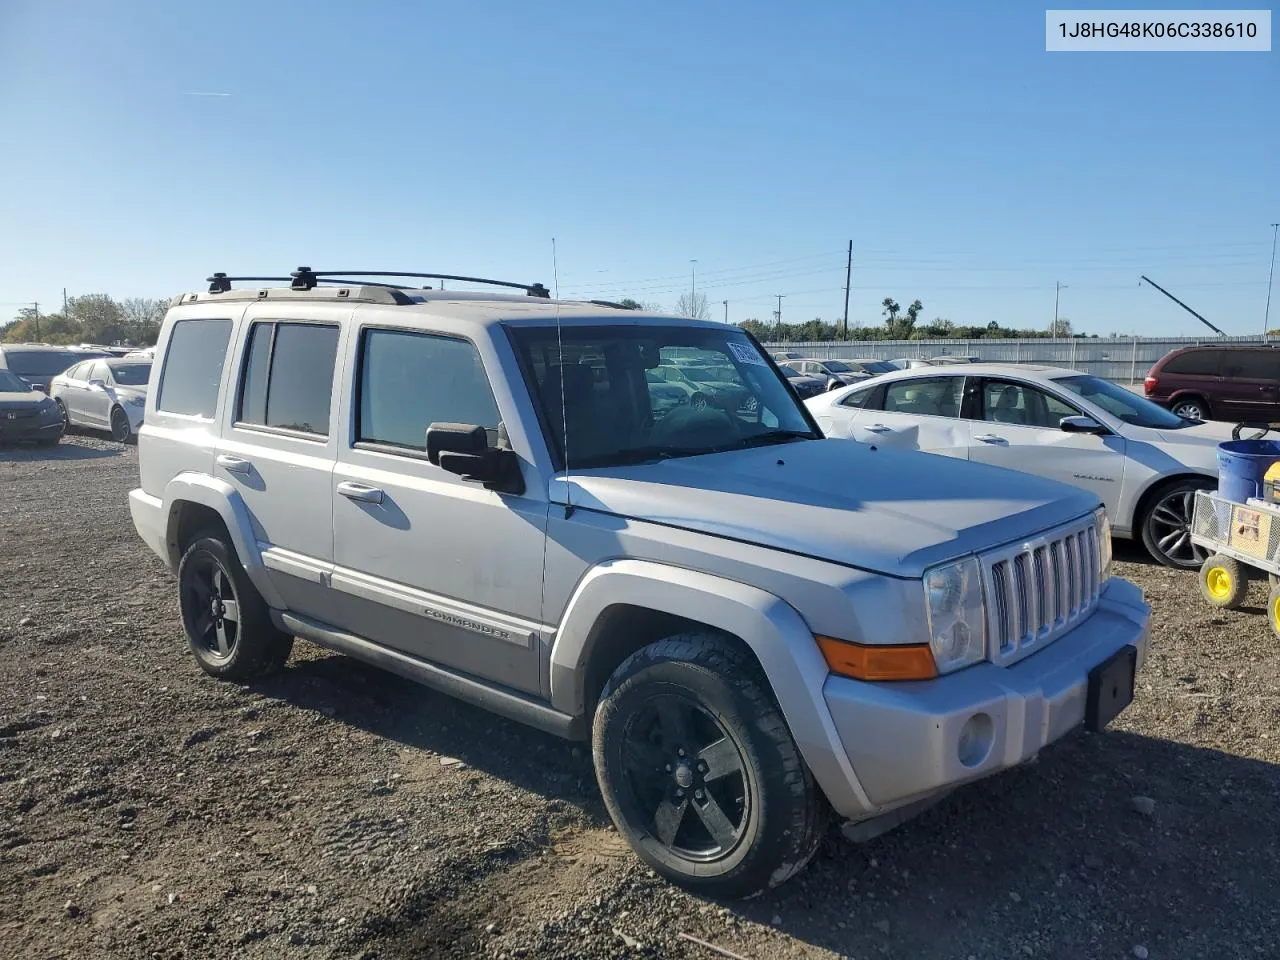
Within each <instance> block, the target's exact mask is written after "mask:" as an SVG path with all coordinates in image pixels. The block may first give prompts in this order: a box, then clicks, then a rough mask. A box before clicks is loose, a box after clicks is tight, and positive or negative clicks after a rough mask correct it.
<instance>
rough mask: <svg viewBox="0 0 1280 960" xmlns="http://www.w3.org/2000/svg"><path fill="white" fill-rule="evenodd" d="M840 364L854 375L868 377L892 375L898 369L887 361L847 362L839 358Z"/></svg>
mask: <svg viewBox="0 0 1280 960" xmlns="http://www.w3.org/2000/svg"><path fill="white" fill-rule="evenodd" d="M840 362H841V363H843V364H844V365H845V366H847V367H849V368H850V369H851V370H853V371H854V372H855V373H865V374H866V375H867V376H868V377H878V376H880V374H882V373H893V371H895V370H897V369H898V368H897V367H895V366H894V365H893V364H892V363H890V362H889V361H888V360H847V359H845V358H843V357H841V358H840Z"/></svg>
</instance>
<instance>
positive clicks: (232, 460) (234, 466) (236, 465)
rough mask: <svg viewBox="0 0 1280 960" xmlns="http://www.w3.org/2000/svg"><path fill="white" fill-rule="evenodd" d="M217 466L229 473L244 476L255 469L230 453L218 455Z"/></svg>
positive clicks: (247, 462)
mask: <svg viewBox="0 0 1280 960" xmlns="http://www.w3.org/2000/svg"><path fill="white" fill-rule="evenodd" d="M217 464H218V466H220V467H221V468H222V469H223V470H225V471H227V473H238V474H241V475H244V474H246V473H248V472H249V471H250V470H252V469H253V464H252V463H250V462H249V461H248V460H245V459H242V458H241V457H233V456H232V455H231V454H229V453H220V454H218V458H217Z"/></svg>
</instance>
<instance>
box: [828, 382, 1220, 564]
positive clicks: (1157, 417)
mask: <svg viewBox="0 0 1280 960" xmlns="http://www.w3.org/2000/svg"><path fill="white" fill-rule="evenodd" d="M807 405H808V407H809V409H810V410H811V411H812V413H813V415H814V418H815V419H817V421H818V423H819V425H820V426H821V427H822V429H823V432H824V433H825V434H826V435H827V436H829V437H847V438H851V439H854V440H860V441H862V442H864V443H869V444H874V445H876V446H878V447H897V448H901V449H907V450H924V451H927V452H929V453H940V454H945V455H946V456H949V457H957V458H959V459H961V460H973V461H976V462H979V463H989V464H993V465H994V466H998V467H1007V468H1009V469H1012V470H1019V471H1022V472H1024V473H1034V474H1037V475H1039V476H1043V477H1050V478H1052V479H1054V480H1061V481H1063V482H1064V483H1071V484H1075V485H1076V486H1079V487H1084V488H1085V489H1086V490H1090V491H1092V492H1094V493H1096V494H1097V495H1098V496H1099V497H1100V498H1101V499H1102V502H1103V503H1104V504H1105V505H1106V508H1107V514H1108V516H1109V517H1110V518H1111V528H1112V530H1113V531H1114V532H1115V534H1116V536H1118V537H1135V538H1141V540H1142V542H1143V543H1144V544H1145V545H1146V547H1147V549H1148V550H1149V551H1150V552H1151V555H1152V556H1153V557H1155V558H1156V559H1157V560H1159V561H1160V562H1161V563H1163V564H1166V565H1168V566H1171V567H1180V568H1186V569H1190V568H1194V567H1198V566H1199V565H1200V563H1201V562H1202V561H1203V560H1204V558H1205V553H1204V551H1203V550H1201V549H1200V548H1199V547H1197V546H1195V545H1194V544H1193V543H1192V542H1191V539H1190V524H1191V505H1192V501H1193V500H1194V499H1195V491H1196V490H1202V489H1212V488H1214V487H1216V486H1217V476H1218V464H1217V446H1218V444H1219V443H1220V442H1221V441H1223V440H1227V439H1230V436H1231V432H1230V428H1229V427H1226V426H1225V425H1221V424H1199V423H1195V422H1193V421H1191V420H1185V419H1183V418H1182V417H1178V416H1175V415H1174V414H1172V413H1170V412H1169V411H1168V410H1165V409H1163V408H1161V407H1158V406H1156V405H1155V404H1154V403H1151V402H1149V401H1147V400H1145V399H1143V398H1142V397H1140V396H1138V395H1137V394H1136V393H1134V392H1133V391H1131V390H1128V389H1126V388H1124V387H1121V386H1118V385H1116V384H1114V383H1111V382H1110V381H1108V380H1102V379H1100V378H1099V377H1093V376H1088V375H1086V374H1081V373H1078V372H1076V371H1074V370H1063V369H1059V368H1055V367H1042V366H1031V365H1019V366H1010V365H999V364H965V365H964V366H963V367H959V366H954V365H950V366H943V367H934V368H932V369H928V370H903V371H901V372H899V373H896V374H889V375H887V376H884V377H880V378H877V379H876V380H875V381H874V382H872V383H869V384H866V385H863V386H862V387H855V388H853V389H848V390H840V391H836V392H835V393H829V394H824V395H823V396H821V397H818V398H815V399H813V400H809V401H807Z"/></svg>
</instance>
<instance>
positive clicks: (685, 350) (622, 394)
mask: <svg viewBox="0 0 1280 960" xmlns="http://www.w3.org/2000/svg"><path fill="white" fill-rule="evenodd" d="M511 337H512V340H513V342H514V344H515V346H516V350H517V353H518V354H519V355H520V360H521V364H522V366H523V369H524V372H525V377H526V380H527V382H528V385H529V390H530V392H531V393H532V394H533V396H534V398H535V400H536V403H537V406H538V408H539V413H540V414H541V417H542V423H543V426H544V429H545V430H546V432H547V434H548V439H549V440H550V444H551V446H552V448H553V452H554V454H555V455H556V457H557V459H558V460H559V462H560V465H561V468H562V469H563V467H564V461H565V456H564V454H565V449H566V439H565V438H566V436H567V438H568V439H567V449H568V467H569V468H571V469H585V468H587V467H609V466H620V465H623V464H630V463H645V462H650V461H656V460H664V459H668V458H671V457H689V456H696V455H698V454H704V453H720V452H723V451H727V450H741V449H745V448H747V447H753V446H759V445H761V444H772V443H787V442H791V441H793V440H796V439H815V440H816V439H819V438H820V436H821V435H820V434H818V433H816V432H815V431H814V430H813V428H812V427H811V425H810V421H809V420H808V418H807V417H806V416H805V414H804V411H803V409H802V408H801V407H800V405H799V401H798V400H797V399H796V397H795V395H794V394H793V393H792V392H791V391H790V390H789V389H788V388H787V387H786V386H785V385H784V384H783V382H782V380H781V378H780V377H779V375H778V373H777V370H776V368H775V367H774V366H773V363H772V362H771V361H770V360H769V359H768V358H767V357H766V356H765V355H764V354H762V353H761V352H760V351H759V349H758V348H757V347H756V345H755V344H754V343H753V342H752V341H751V340H750V339H748V338H747V337H746V336H745V335H744V334H742V333H741V332H740V331H736V330H733V329H731V328H726V329H724V330H715V329H707V328H702V327H686V326H671V327H663V326H625V327H624V326H590V327H588V326H576V325H575V326H568V327H563V328H562V329H561V331H560V341H561V342H562V344H563V350H562V348H561V346H560V345H559V344H558V343H557V333H556V330H555V328H554V327H551V328H547V327H516V328H513V329H512V331H511ZM677 364H680V366H677ZM653 371H657V372H658V373H659V374H663V375H664V376H663V380H664V381H665V382H668V383H670V382H676V383H682V384H683V386H682V387H681V388H680V393H681V394H682V395H681V396H680V397H678V398H673V396H672V395H671V394H670V393H665V394H659V393H656V392H654V391H653V390H651V389H650V384H652V383H653V378H652V377H651V376H650V373H651V372H653ZM677 372H678V374H679V375H678V377H677V376H672V375H671V374H675V373H677ZM704 378H705V379H704ZM673 399H675V400H676V402H674V403H673V402H672V400H673ZM659 401H661V402H659Z"/></svg>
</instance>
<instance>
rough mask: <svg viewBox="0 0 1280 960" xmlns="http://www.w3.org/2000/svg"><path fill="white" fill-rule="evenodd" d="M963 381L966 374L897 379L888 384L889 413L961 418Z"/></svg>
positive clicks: (886, 400) (886, 397)
mask: <svg viewBox="0 0 1280 960" xmlns="http://www.w3.org/2000/svg"><path fill="white" fill-rule="evenodd" d="M963 384H964V377H922V378H919V379H915V380H898V381H895V382H894V383H890V384H887V385H886V386H885V391H884V410H885V413H911V414H915V415H917V416H930V417H958V416H960V395H961V388H962V386H963Z"/></svg>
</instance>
